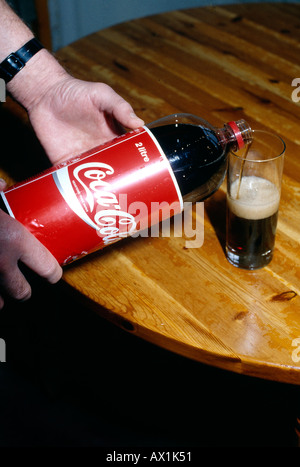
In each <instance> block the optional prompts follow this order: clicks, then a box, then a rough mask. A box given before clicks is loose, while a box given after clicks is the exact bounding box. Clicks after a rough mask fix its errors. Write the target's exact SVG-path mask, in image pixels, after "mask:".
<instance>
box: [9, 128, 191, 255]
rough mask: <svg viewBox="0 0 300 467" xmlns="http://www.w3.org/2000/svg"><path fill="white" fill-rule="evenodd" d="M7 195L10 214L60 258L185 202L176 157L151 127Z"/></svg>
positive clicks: (161, 216) (118, 235)
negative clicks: (169, 155)
mask: <svg viewBox="0 0 300 467" xmlns="http://www.w3.org/2000/svg"><path fill="white" fill-rule="evenodd" d="M2 197H3V200H4V203H5V205H6V207H7V209H8V211H9V213H10V215H11V216H13V217H15V218H16V219H17V220H18V221H20V222H21V223H22V224H23V225H25V226H26V227H27V228H28V229H29V231H30V232H31V233H33V234H34V235H35V236H36V237H37V238H38V239H39V240H40V241H41V242H42V243H43V244H44V245H45V246H46V247H47V248H48V249H49V250H50V251H51V252H52V254H53V255H54V256H55V257H56V259H57V260H58V262H59V263H60V264H67V263H69V262H71V261H73V260H75V259H77V258H78V257H81V256H83V255H86V254H88V253H90V252H92V251H94V250H97V249H101V248H103V247H105V246H106V245H109V244H111V243H114V242H116V241H118V240H120V239H121V238H124V237H127V236H130V235H133V234H134V233H136V232H137V231H139V230H141V229H143V228H145V227H147V226H148V227H149V226H150V225H151V224H153V222H154V220H155V222H157V221H161V220H164V219H165V218H166V217H169V216H170V212H171V214H177V213H179V212H180V211H181V210H182V208H183V202H182V197H181V193H180V190H179V188H178V185H177V181H176V179H175V176H174V173H173V171H172V169H171V167H170V164H169V162H168V160H167V158H166V156H165V155H164V153H163V151H162V149H161V147H160V145H159V143H158V142H157V140H156V139H155V137H154V136H153V134H152V133H151V132H150V131H149V130H148V129H147V128H146V127H144V128H140V129H138V130H134V131H132V132H130V133H127V134H126V135H123V136H121V137H118V138H115V139H114V140H113V141H110V142H109V143H106V144H104V145H102V146H99V147H97V148H95V149H93V150H90V151H88V152H86V153H84V154H81V155H80V156H78V157H77V158H75V159H72V160H70V161H67V162H65V163H61V164H59V165H58V166H56V167H53V168H51V169H49V170H48V171H46V172H44V173H43V174H41V175H39V176H37V177H35V178H32V179H30V180H27V181H26V182H23V183H18V184H16V185H14V186H12V187H11V188H9V189H7V190H5V192H3V193H2ZM170 207H171V208H172V210H171V211H170ZM158 214H159V215H158Z"/></svg>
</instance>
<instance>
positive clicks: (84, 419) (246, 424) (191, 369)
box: [0, 278, 299, 448]
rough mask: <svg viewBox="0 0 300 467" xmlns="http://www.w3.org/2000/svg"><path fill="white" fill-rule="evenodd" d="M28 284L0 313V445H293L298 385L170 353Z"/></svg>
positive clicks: (61, 290) (48, 289) (55, 291)
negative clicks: (0, 355) (21, 298)
mask: <svg viewBox="0 0 300 467" xmlns="http://www.w3.org/2000/svg"><path fill="white" fill-rule="evenodd" d="M31 280H33V297H32V299H31V300H29V301H28V302H25V303H18V304H16V303H14V302H9V301H8V302H7V303H6V307H5V308H4V309H3V310H2V312H1V313H0V337H2V338H3V339H5V341H6V352H7V362H6V363H2V364H0V446H1V447H8V446H10V447H11V446H14V447H21V446H66V447H68V446H71V447H73V446H94V447H100V446H106V447H110V446H120V447H122V446H123V447H129V446H131V447H132V446H151V447H153V446H155V447H163V446H174V447H177V448H184V447H192V446H194V447H196V446H197V447H212V446H216V447H222V446H231V447H233V446H242V447H247V446H248V447H271V446H279V447H296V435H295V424H296V412H297V407H299V388H298V387H296V386H291V385H287V384H282V383H275V382H272V381H264V380H261V379H256V378H251V377H245V376H242V375H238V374H234V373H231V372H227V371H223V370H219V369H217V368H213V367H209V366H206V365H203V364H200V363H197V362H194V361H191V360H188V359H186V358H184V357H181V356H178V355H176V354H173V353H171V352H169V351H166V350H164V349H161V348H159V347H157V346H154V345H152V344H150V343H147V342H145V341H143V340H141V339H140V338H138V337H136V336H135V335H133V334H131V333H129V332H126V331H124V330H123V329H121V328H118V327H116V326H115V325H113V324H111V323H109V322H107V321H106V320H104V319H103V318H101V317H99V316H98V315H96V314H95V313H93V312H92V311H90V310H89V309H87V308H86V307H85V306H84V305H82V304H81V303H79V302H78V300H77V298H76V299H75V297H72V294H71V295H70V294H69V290H66V285H65V284H64V283H63V282H61V283H59V284H57V285H55V286H48V285H47V284H45V283H44V282H43V281H42V280H40V279H38V278H33V279H32V278H31Z"/></svg>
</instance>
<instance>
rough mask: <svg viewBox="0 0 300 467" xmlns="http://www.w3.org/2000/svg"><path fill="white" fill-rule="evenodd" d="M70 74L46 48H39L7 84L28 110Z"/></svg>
mask: <svg viewBox="0 0 300 467" xmlns="http://www.w3.org/2000/svg"><path fill="white" fill-rule="evenodd" d="M67 76H68V74H67V72H66V71H65V70H64V68H63V67H62V66H61V65H60V64H59V63H58V61H57V60H56V59H55V58H54V57H53V56H52V55H51V53H49V52H48V51H47V50H46V49H41V50H39V51H38V52H37V53H36V54H35V55H34V56H33V57H31V59H30V60H29V61H28V62H27V63H26V65H25V66H24V68H22V69H21V70H20V71H19V72H18V73H17V74H16V75H15V76H14V78H13V79H12V80H11V81H10V82H9V83H8V84H7V90H8V91H9V92H10V93H11V94H12V96H13V97H14V98H15V99H16V100H17V101H18V102H19V103H20V104H21V105H23V107H25V109H26V110H27V111H30V109H31V108H32V107H33V106H34V105H35V104H36V103H37V102H38V101H39V99H40V98H41V97H42V96H43V95H45V93H46V92H47V91H48V90H49V89H50V88H51V87H52V86H54V85H55V84H56V83H57V82H58V81H60V80H62V79H64V78H65V77H67Z"/></svg>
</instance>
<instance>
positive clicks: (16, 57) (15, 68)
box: [0, 38, 44, 83]
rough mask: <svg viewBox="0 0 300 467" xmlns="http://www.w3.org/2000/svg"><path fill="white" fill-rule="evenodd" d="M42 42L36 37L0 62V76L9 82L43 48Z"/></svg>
mask: <svg viewBox="0 0 300 467" xmlns="http://www.w3.org/2000/svg"><path fill="white" fill-rule="evenodd" d="M43 48H44V47H43V46H42V44H41V43H40V42H39V41H38V40H37V39H35V38H33V39H30V41H28V42H26V44H25V45H23V46H22V47H21V48H20V49H19V50H17V51H16V52H14V53H11V54H9V55H8V57H6V59H5V60H3V62H1V63H0V78H3V79H4V81H5V82H6V83H8V82H9V81H10V80H11V79H13V77H14V76H15V75H16V74H17V73H18V72H19V71H20V70H22V68H24V66H25V65H26V63H27V62H28V60H29V59H30V58H31V57H33V56H34V55H35V54H36V53H37V52H38V51H39V50H41V49H43Z"/></svg>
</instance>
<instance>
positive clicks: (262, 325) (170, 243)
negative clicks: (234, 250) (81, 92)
mask: <svg viewBox="0 0 300 467" xmlns="http://www.w3.org/2000/svg"><path fill="white" fill-rule="evenodd" d="M57 56H58V57H59V59H60V60H61V62H62V63H63V65H64V66H66V67H67V68H68V69H69V70H70V72H71V73H72V74H73V75H74V76H76V77H78V78H82V79H87V80H93V81H104V82H106V83H108V84H109V85H111V86H112V87H113V88H114V89H115V90H116V91H117V92H118V93H120V94H121V95H122V96H123V97H124V98H125V99H127V100H128V101H130V103H131V104H132V106H133V107H134V109H135V111H136V112H137V114H138V115H139V116H140V117H142V118H143V119H144V120H145V121H146V122H150V121H152V120H155V119H157V118H160V117H162V116H165V115H168V114H172V113H176V112H189V113H193V114H196V115H199V116H201V117H203V118H204V119H205V120H207V121H209V122H210V123H212V124H213V125H214V126H216V127H221V126H223V123H224V122H227V121H230V120H237V119H241V118H244V119H245V120H246V121H247V122H249V124H250V125H251V126H252V127H253V128H255V129H267V130H270V131H273V132H276V133H277V134H279V135H280V136H281V137H282V138H283V139H284V141H285V142H286V145H287V150H286V159H285V167H284V176H283V186H282V200H281V205H280V213H279V223H278V230H277V238H276V247H275V254H274V259H273V260H272V262H271V263H270V265H269V266H267V267H265V268H264V269H261V270H257V271H255V272H249V271H244V270H240V269H237V268H235V267H233V266H231V265H230V264H229V263H228V262H227V260H226V258H225V254H224V241H225V188H224V186H222V188H221V189H220V190H218V192H217V193H215V194H214V195H213V196H212V197H211V198H210V199H208V200H207V201H205V203H204V227H203V228H204V242H203V245H202V246H201V247H199V248H188V247H187V246H186V241H187V240H188V239H187V238H185V237H176V236H174V235H171V236H170V237H162V236H160V237H156V238H152V237H148V238H136V239H134V238H129V239H126V240H122V241H121V242H118V243H117V244H115V245H112V246H110V247H108V248H106V249H105V250H102V251H100V252H97V253H94V254H92V255H90V256H89V257H87V258H85V259H83V260H79V261H77V262H75V263H73V264H72V265H70V266H68V267H66V269H65V272H64V281H65V282H66V284H68V285H69V286H70V287H71V288H72V291H73V293H78V294H79V296H80V297H81V298H83V299H84V300H86V301H87V302H88V303H89V305H90V306H92V307H93V308H94V309H95V311H96V312H97V313H99V314H101V315H102V316H104V317H106V318H107V319H110V320H112V321H113V322H115V323H116V324H118V325H120V326H122V327H123V328H124V329H127V330H128V331H130V332H133V333H136V334H137V335H138V336H140V337H142V338H144V339H146V340H149V341H151V342H153V343H155V344H157V345H159V346H162V347H165V348H167V349H169V350H171V351H174V352H178V353H180V354H182V355H184V356H187V357H189V358H192V359H195V360H198V361H201V362H204V363H208V364H211V365H215V366H217V367H221V368H224V369H228V370H231V371H234V372H238V373H243V374H248V375H255V376H259V377H262V378H267V379H272V380H277V381H283V382H289V383H294V384H300V266H299V263H300V251H299V243H300V147H299V145H300V119H299V115H300V113H299V112H300V102H299V103H297V102H294V101H293V100H292V92H293V91H295V90H296V88H295V87H292V85H291V83H292V80H293V79H294V78H299V81H300V63H299V61H300V59H299V57H300V5H299V4H286V3H284V4H280V3H276V4H249V5H247V4H243V5H229V6H218V7H205V8H196V9H191V10H184V11H175V12H170V13H165V14H160V15H156V16H152V17H148V18H143V19H138V20H133V21H130V22H127V23H124V24H119V25H116V26H114V27H111V28H109V29H106V30H103V31H99V32H97V33H95V34H92V35H90V36H88V37H85V38H82V39H80V40H79V41H77V42H75V43H73V44H71V45H70V46H67V47H65V48H64V49H62V50H60V51H59V52H58V53H57ZM299 97H300V92H299ZM196 216H197V222H198V225H200V223H201V218H202V216H201V213H198V214H197V213H196V212H194V217H195V219H194V221H196Z"/></svg>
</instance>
